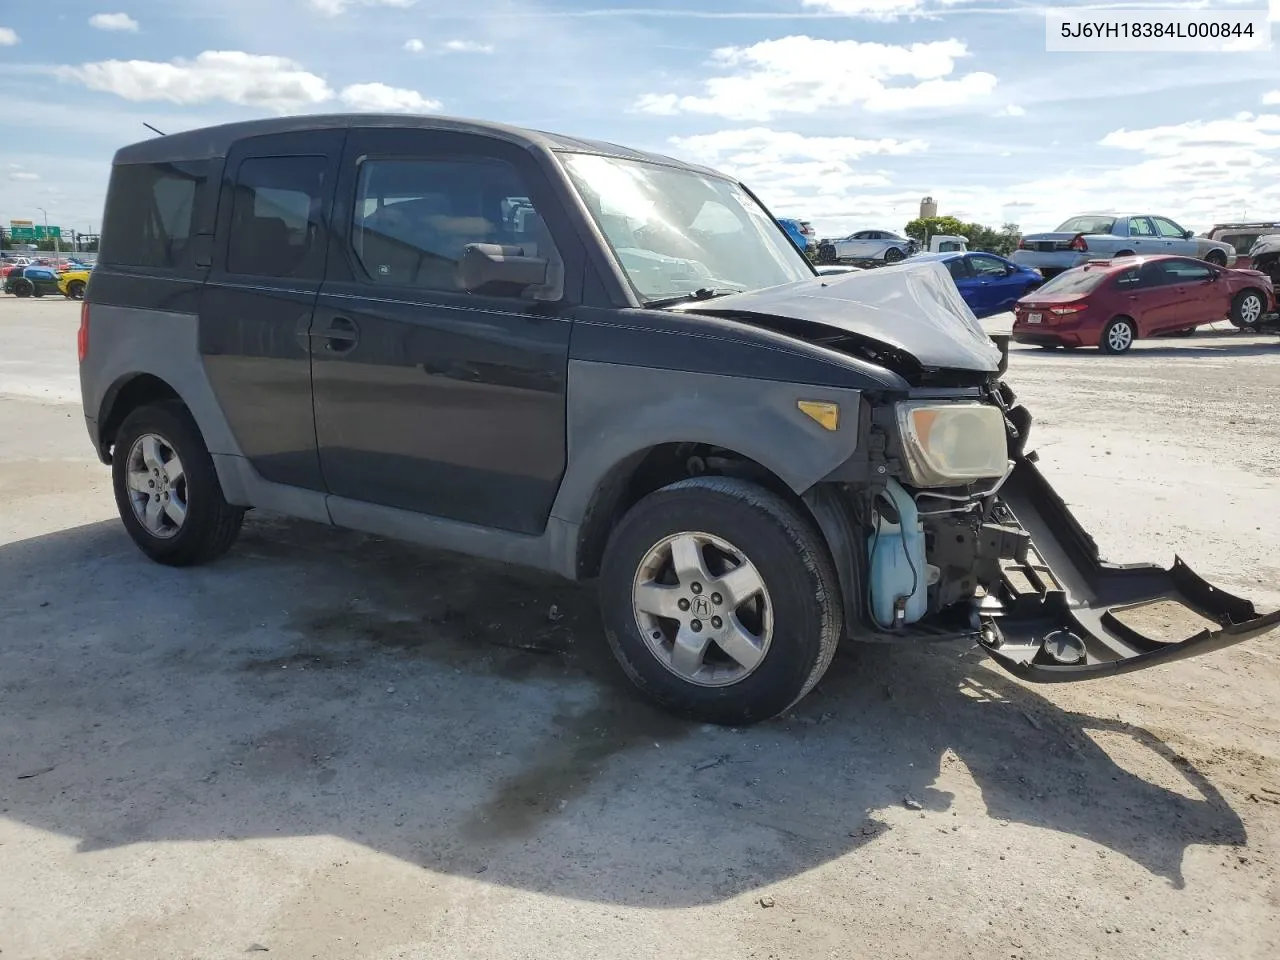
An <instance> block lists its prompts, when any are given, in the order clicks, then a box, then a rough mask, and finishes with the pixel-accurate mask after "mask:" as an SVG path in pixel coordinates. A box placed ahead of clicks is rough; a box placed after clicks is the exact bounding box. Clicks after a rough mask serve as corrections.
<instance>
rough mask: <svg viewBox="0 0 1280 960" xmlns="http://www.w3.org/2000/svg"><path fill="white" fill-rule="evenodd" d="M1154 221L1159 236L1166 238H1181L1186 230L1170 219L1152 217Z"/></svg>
mask: <svg viewBox="0 0 1280 960" xmlns="http://www.w3.org/2000/svg"><path fill="white" fill-rule="evenodd" d="M1151 219H1152V220H1154V221H1155V225H1156V229H1157V230H1159V231H1160V236H1162V237H1164V238H1165V239H1168V240H1181V239H1182V238H1183V237H1184V236H1185V235H1186V232H1187V231H1185V230H1183V229H1182V228H1181V227H1180V226H1178V225H1177V224H1176V223H1174V222H1173V221H1172V220H1166V219H1165V218H1164V217H1152V218H1151Z"/></svg>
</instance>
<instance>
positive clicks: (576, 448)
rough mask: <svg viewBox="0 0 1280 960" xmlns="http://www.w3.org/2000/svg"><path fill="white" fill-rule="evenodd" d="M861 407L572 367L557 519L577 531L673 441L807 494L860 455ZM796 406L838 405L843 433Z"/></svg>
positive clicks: (798, 388)
mask: <svg viewBox="0 0 1280 960" xmlns="http://www.w3.org/2000/svg"><path fill="white" fill-rule="evenodd" d="M860 399H861V392H860V391H858V390H851V389H847V388H841V387H829V386H824V387H811V386H806V385H803V384H796V383H788V382H780V381H774V380H759V379H754V378H748V377H725V376H719V375H717V374H709V373H690V372H687V371H673V370H660V369H653V368H649V367H633V366H625V365H622V364H614V363H600V362H595V361H587V360H570V361H569V405H568V429H569V437H568V440H569V443H568V449H569V465H568V469H567V471H566V472H565V476H564V481H563V482H562V484H561V486H560V493H559V495H558V496H557V497H556V501H555V505H554V506H553V507H552V509H551V515H552V517H555V518H559V519H561V520H564V521H566V522H568V523H571V524H575V525H577V524H581V523H582V520H583V517H584V516H585V514H586V512H587V509H588V506H589V505H590V502H591V498H592V496H593V495H594V493H595V490H596V487H597V485H598V484H599V483H600V481H601V480H602V479H603V478H604V477H605V476H607V475H608V473H609V471H610V470H611V469H612V468H613V467H614V466H616V465H617V464H620V463H622V462H623V461H624V460H626V459H627V458H628V457H630V456H631V455H633V454H635V453H637V452H639V451H642V450H646V449H648V448H650V447H653V446H656V445H657V444H662V443H673V442H689V443H706V444H711V445H714V446H718V447H725V448H727V449H729V450H733V451H735V452H737V453H739V454H741V455H743V456H745V457H750V458H751V459H752V460H755V461H756V462H757V463H759V464H761V465H762V466H764V467H767V468H768V469H769V470H771V471H773V472H774V473H775V474H777V475H778V476H779V477H780V478H781V479H782V480H783V482H784V483H786V484H787V486H789V487H790V488H791V489H792V490H794V491H795V492H796V493H803V492H804V491H805V490H807V489H808V488H809V487H811V486H813V485H814V484H815V483H817V482H818V481H819V480H821V479H822V478H823V477H825V476H827V475H828V474H830V473H831V472H832V471H833V470H835V469H836V467H838V466H839V465H840V464H842V463H844V462H845V461H846V460H848V459H849V458H850V457H851V456H852V455H853V453H854V451H855V450H856V449H857V446H858V415H857V414H858V405H859V402H860ZM799 400H819V401H830V402H832V403H837V404H839V406H840V420H839V428H838V429H837V430H834V431H833V430H827V429H825V428H823V427H822V426H820V425H819V424H818V423H817V422H815V421H814V420H812V419H811V418H810V417H808V416H806V415H805V414H804V413H802V412H801V411H800V410H799V408H798V407H797V406H796V403H797V401H799Z"/></svg>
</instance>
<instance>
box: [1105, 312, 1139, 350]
mask: <svg viewBox="0 0 1280 960" xmlns="http://www.w3.org/2000/svg"><path fill="white" fill-rule="evenodd" d="M1136 339H1138V330H1137V327H1135V326H1134V323H1133V321H1132V320H1130V319H1129V318H1128V317H1116V318H1115V319H1114V320H1112V321H1111V322H1110V323H1108V324H1107V325H1106V326H1105V327H1103V329H1102V337H1101V338H1100V339H1099V341H1098V348H1099V349H1100V350H1102V352H1103V353H1110V354H1113V355H1116V354H1121V353H1128V352H1129V348H1130V347H1132V346H1133V341H1134V340H1136Z"/></svg>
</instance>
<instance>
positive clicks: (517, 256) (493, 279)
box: [458, 243, 548, 297]
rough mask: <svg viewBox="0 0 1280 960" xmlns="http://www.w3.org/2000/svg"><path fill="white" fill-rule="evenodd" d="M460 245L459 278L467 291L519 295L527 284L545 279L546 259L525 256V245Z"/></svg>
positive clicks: (544, 282)
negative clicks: (461, 247) (461, 249)
mask: <svg viewBox="0 0 1280 960" xmlns="http://www.w3.org/2000/svg"><path fill="white" fill-rule="evenodd" d="M463 249H464V251H465V252H464V253H463V255H462V262H461V263H460V264H458V279H459V281H460V282H461V283H462V289H464V290H466V291H468V292H470V293H487V294H490V295H492V296H499V297H501V296H507V297H518V296H520V295H521V294H522V293H524V292H525V290H527V289H528V288H529V287H538V286H543V285H545V284H546V282H547V267H548V262H547V260H546V259H545V258H543V257H526V256H525V255H524V247H508V246H503V245H502V244H498V243H468V244H467V245H466V247H464V248H463Z"/></svg>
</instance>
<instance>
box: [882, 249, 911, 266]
mask: <svg viewBox="0 0 1280 960" xmlns="http://www.w3.org/2000/svg"><path fill="white" fill-rule="evenodd" d="M906 258H907V255H906V254H905V253H903V252H902V251H901V250H899V249H898V248H897V247H890V248H889V249H888V250H886V251H885V252H884V262H885V263H901V262H902V261H903V260H905V259H906Z"/></svg>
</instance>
